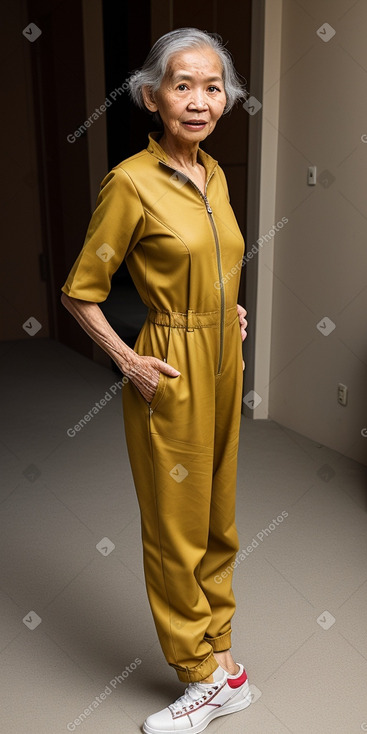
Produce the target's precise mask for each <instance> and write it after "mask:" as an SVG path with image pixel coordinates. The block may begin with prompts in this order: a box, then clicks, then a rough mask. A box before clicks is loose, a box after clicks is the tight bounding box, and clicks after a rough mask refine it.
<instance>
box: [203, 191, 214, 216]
mask: <svg viewBox="0 0 367 734" xmlns="http://www.w3.org/2000/svg"><path fill="white" fill-rule="evenodd" d="M204 201H205V206H206V210H207V212H209V214H213V210H212V208H211V206H210V204H209V202H208V199H207V197H206V196H205V195H204Z"/></svg>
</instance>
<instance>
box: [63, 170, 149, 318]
mask: <svg viewBox="0 0 367 734" xmlns="http://www.w3.org/2000/svg"><path fill="white" fill-rule="evenodd" d="M144 225H145V215H144V209H143V206H142V203H141V200H140V197H139V195H138V192H137V190H136V188H135V186H134V184H133V182H132V180H131V179H130V176H129V175H128V174H127V173H126V171H125V170H124V169H123V168H114V169H112V171H110V172H109V173H108V174H107V175H106V176H105V178H104V179H103V181H102V183H101V188H100V192H99V195H98V198H97V203H96V208H95V210H94V212H93V214H92V217H91V220H90V222H89V226H88V230H87V234H86V237H85V240H84V245H83V248H82V250H81V252H80V254H79V256H78V258H77V259H76V261H75V263H74V265H73V267H72V269H71V270H70V273H69V275H68V277H67V279H66V282H65V283H64V285H63V287H62V289H61V290H62V291H63V292H64V293H66V294H67V295H68V296H71V297H72V298H80V299H81V300H84V301H93V302H95V303H99V302H101V301H104V300H105V299H106V298H107V296H108V294H109V292H110V289H111V278H112V275H113V274H114V272H115V271H116V270H117V268H118V267H119V265H121V263H122V261H123V259H124V258H125V257H126V255H128V254H129V253H130V252H131V251H132V250H133V249H134V247H135V245H136V244H137V242H139V240H140V238H141V237H142V234H143V232H144Z"/></svg>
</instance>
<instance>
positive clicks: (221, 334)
mask: <svg viewBox="0 0 367 734" xmlns="http://www.w3.org/2000/svg"><path fill="white" fill-rule="evenodd" d="M160 163H161V164H162V165H163V166H166V168H169V169H170V171H174V172H175V173H181V171H177V170H176V169H175V168H172V167H171V166H169V165H168V163H164V161H160ZM213 173H214V171H212V173H211V174H210V176H209V178H208V180H207V182H206V184H205V194H203V193H202V192H201V191H200V189H199V187H198V186H197V185H196V183H195V181H193V180H192V179H191V178H188V177H187V176H186V178H187V180H188V181H190V183H191V184H192V186H193V187H194V188H195V189H196V191H198V192H199V194H200V196H201V198H202V199H203V201H204V204H205V208H206V211H207V212H208V215H209V221H210V224H211V228H212V231H213V236H214V242H215V251H216V255H217V267H218V276H219V283H220V333H219V359H218V369H217V374H218V375H219V374H220V371H221V368H222V361H223V340H224V339H223V338H224V285H223V271H222V263H221V259H220V247H219V240H218V232H217V228H216V226H215V222H214V218H213V210H212V208H211V206H210V204H209V201H208V197H207V195H206V191H207V188H208V183H209V181H210V179H211V177H212V176H213ZM181 175H185V174H181Z"/></svg>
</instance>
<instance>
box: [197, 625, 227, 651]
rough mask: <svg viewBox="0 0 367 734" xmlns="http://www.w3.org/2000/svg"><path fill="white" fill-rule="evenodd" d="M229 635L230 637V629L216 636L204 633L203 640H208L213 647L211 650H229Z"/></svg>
mask: <svg viewBox="0 0 367 734" xmlns="http://www.w3.org/2000/svg"><path fill="white" fill-rule="evenodd" d="M231 637H232V630H231V629H230V630H228V632H224V634H223V635H218V637H208V635H205V637H204V640H205V642H209V644H210V645H211V646H212V648H213V652H224V650H229V649H230V647H231Z"/></svg>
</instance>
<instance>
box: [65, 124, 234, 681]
mask: <svg viewBox="0 0 367 734" xmlns="http://www.w3.org/2000/svg"><path fill="white" fill-rule="evenodd" d="M158 140H159V133H151V134H150V135H149V145H148V147H147V148H146V149H145V150H142V151H141V152H140V153H137V154H136V155H133V156H132V157H131V158H128V159H127V160H124V161H123V162H122V163H120V164H119V165H117V166H116V167H115V168H113V169H112V170H111V171H110V172H109V173H108V174H107V175H106V177H105V178H104V180H103V181H102V183H101V190H100V193H99V196H98V199H97V206H96V209H95V211H94V213H93V215H92V218H91V221H90V224H89V228H88V231H87V235H86V239H85V243H84V246H83V249H82V251H81V253H80V255H79V257H78V259H77V260H76V262H75V264H74V266H73V268H72V270H71V272H70V273H69V276H68V278H67V281H66V283H65V285H64V286H63V288H62V290H63V291H64V292H65V293H67V294H68V295H69V296H71V297H74V298H79V299H82V300H87V301H93V302H101V301H104V300H105V299H106V297H107V295H108V293H109V290H110V284H111V277H112V274H113V273H114V272H115V270H116V269H117V268H118V266H119V265H120V263H121V262H122V260H123V259H124V258H126V264H127V267H128V269H129V272H130V274H131V276H132V278H133V281H134V283H135V285H136V288H137V290H138V292H139V294H140V297H141V298H142V300H143V302H144V303H145V304H146V305H147V307H148V308H149V312H148V318H147V320H146V322H145V324H144V326H143V328H142V330H141V332H140V334H139V337H138V339H137V342H136V345H135V347H134V348H135V351H136V352H137V353H138V354H140V355H151V356H154V357H158V358H159V359H161V360H165V361H166V362H167V363H168V364H170V365H172V366H173V367H175V368H176V369H178V370H179V371H180V373H181V375H180V376H179V377H176V378H171V377H168V376H166V375H165V374H163V373H161V374H160V378H159V382H158V388H157V392H156V394H155V396H154V398H153V400H152V402H151V403H150V404H148V403H147V402H146V401H145V399H144V398H143V397H142V395H141V393H140V392H139V391H138V389H137V388H136V387H135V386H134V385H133V384H132V383H131V382H130V381H129V382H128V383H127V384H126V385H125V387H124V388H123V390H122V393H123V408H124V421H125V432H126V440H127V446H128V451H129V458H130V462H131V468H132V472H133V477H134V482H135V487H136V491H137V497H138V502H139V506H140V511H141V524H142V541H143V555H144V571H145V580H146V586H147V593H148V598H149V602H150V606H151V610H152V613H153V617H154V622H155V625H156V629H157V633H158V637H159V640H160V643H161V646H162V650H163V652H164V655H165V657H166V659H167V661H168V663H169V664H170V665H172V666H173V667H174V668H175V669H176V671H177V674H178V677H179V679H180V680H182V681H185V682H190V681H197V680H200V679H202V678H205V677H207V676H209V675H210V674H211V673H212V672H213V671H214V670H215V668H216V667H217V663H216V661H215V659H214V656H213V651H221V650H225V649H227V648H230V647H231V618H232V616H233V613H234V610H235V600H234V595H233V591H232V575H231V573H229V572H228V567H229V566H230V564H231V562H232V561H233V560H234V559H235V557H236V553H237V551H238V548H239V546H238V537H237V531H236V526H235V493H236V471H237V450H238V436H239V425H240V416H241V393H242V349H241V343H242V342H241V334H240V327H239V321H238V316H237V310H236V304H237V296H238V289H239V277H240V267H239V266H238V267H236V266H237V265H238V264H239V263H241V258H242V256H243V251H244V242H243V238H242V235H241V232H240V230H239V228H238V225H237V222H236V219H235V216H234V213H233V210H232V208H231V205H230V203H229V198H228V189H227V184H226V180H225V176H224V173H223V171H222V169H221V168H220V167H219V166H218V163H217V161H215V160H214V159H213V158H212V157H211V156H209V155H208V154H206V153H205V152H203V151H202V150H200V149H199V153H198V156H199V160H200V162H201V163H202V164H203V165H204V167H205V169H206V176H207V186H206V196H203V195H202V193H201V192H200V190H199V189H198V188H197V186H196V185H195V184H194V183H193V182H191V181H189V180H188V179H186V177H185V176H183V174H181V173H178V172H175V171H174V169H172V168H171V167H170V166H169V165H168V163H167V156H166V154H165V152H164V151H163V149H162V148H161V147H160V145H159V142H158ZM106 245H107V247H106ZM226 569H227V573H223V576H222V577H221V576H220V574H221V573H222V572H223V571H225V570H226ZM219 579H220V580H219Z"/></svg>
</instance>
